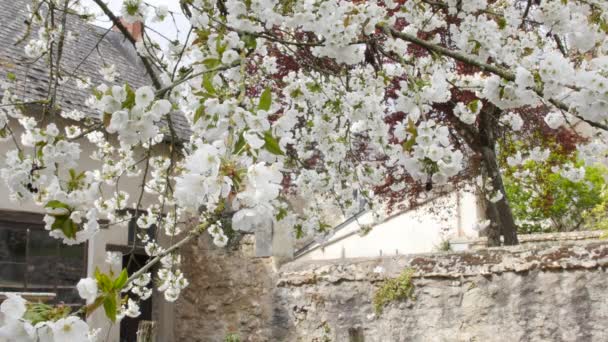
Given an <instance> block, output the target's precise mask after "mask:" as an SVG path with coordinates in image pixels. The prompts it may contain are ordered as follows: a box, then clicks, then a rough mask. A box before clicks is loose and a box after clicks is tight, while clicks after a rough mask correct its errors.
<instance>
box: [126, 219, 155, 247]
mask: <svg viewBox="0 0 608 342" xmlns="http://www.w3.org/2000/svg"><path fill="white" fill-rule="evenodd" d="M142 233H144V234H147V235H148V237H149V238H150V239H155V238H156V225H155V224H153V225H151V226H150V227H149V228H148V229H141V228H139V227H138V226H137V217H133V218H132V219H131V220H130V221H129V246H133V245H135V246H136V247H144V245H145V244H144V243H142V241H141V240H140V239H139V238H138V237H137V234H142Z"/></svg>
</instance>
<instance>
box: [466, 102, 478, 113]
mask: <svg viewBox="0 0 608 342" xmlns="http://www.w3.org/2000/svg"><path fill="white" fill-rule="evenodd" d="M467 107H469V110H470V111H471V112H473V113H477V110H478V109H479V100H473V101H471V102H469V104H467Z"/></svg>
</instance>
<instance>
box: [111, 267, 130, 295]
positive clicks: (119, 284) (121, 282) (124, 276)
mask: <svg viewBox="0 0 608 342" xmlns="http://www.w3.org/2000/svg"><path fill="white" fill-rule="evenodd" d="M128 279H129V274H128V273H127V269H126V268H123V269H122V272H120V274H119V275H118V277H117V278H116V279H115V280H114V285H113V286H112V287H113V288H114V289H115V290H120V289H122V288H123V287H124V286H125V285H126V284H127V280H128Z"/></svg>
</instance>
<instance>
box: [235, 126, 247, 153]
mask: <svg viewBox="0 0 608 342" xmlns="http://www.w3.org/2000/svg"><path fill="white" fill-rule="evenodd" d="M244 134H245V131H242V132H241V133H240V134H239V139H238V140H237V141H236V144H235V145H234V153H235V154H241V153H242V152H243V150H244V147H245V144H247V140H245V137H244Z"/></svg>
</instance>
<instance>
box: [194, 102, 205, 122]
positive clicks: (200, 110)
mask: <svg viewBox="0 0 608 342" xmlns="http://www.w3.org/2000/svg"><path fill="white" fill-rule="evenodd" d="M204 114H205V106H204V105H200V106H199V107H198V108H197V109H196V112H194V123H197V121H198V120H200V119H201V118H202V117H203V115H204Z"/></svg>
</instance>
